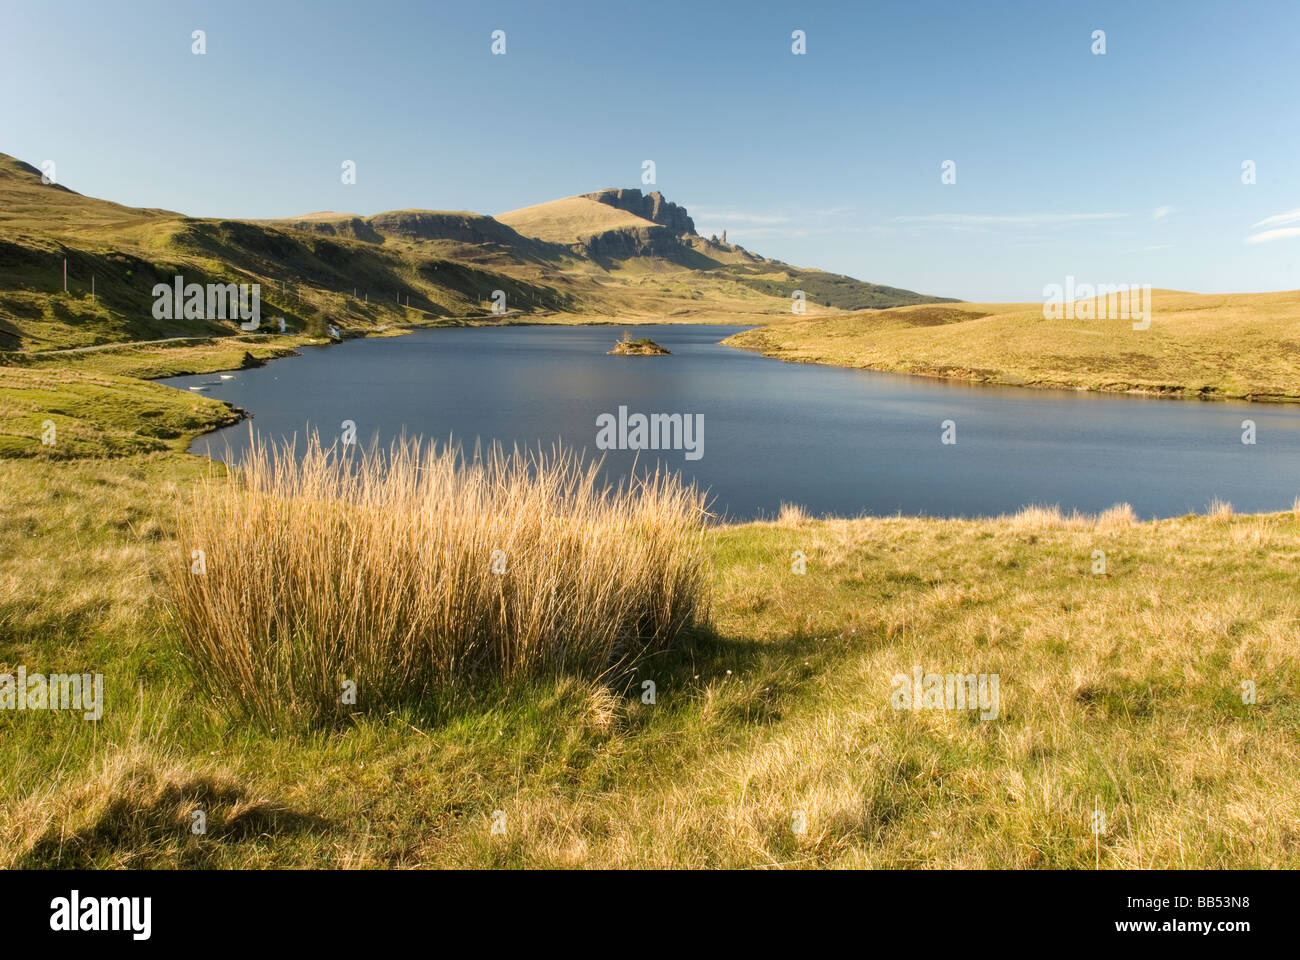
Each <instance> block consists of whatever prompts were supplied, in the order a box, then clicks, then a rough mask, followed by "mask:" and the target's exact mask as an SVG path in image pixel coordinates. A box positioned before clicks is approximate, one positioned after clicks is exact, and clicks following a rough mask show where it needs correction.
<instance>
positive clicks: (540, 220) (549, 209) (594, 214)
mask: <svg viewBox="0 0 1300 960" xmlns="http://www.w3.org/2000/svg"><path fill="white" fill-rule="evenodd" d="M496 219H497V220H499V221H501V222H502V223H504V224H505V225H506V226H508V227H511V228H513V229H515V230H517V231H518V232H519V233H522V234H523V235H524V236H525V237H533V238H534V239H536V240H545V241H546V242H548V243H563V244H570V243H577V242H578V241H579V240H581V239H583V238H584V237H590V236H593V235H595V234H598V233H605V232H606V231H608V230H627V229H630V228H636V227H643V228H649V227H654V226H656V224H655V223H654V221H652V220H646V219H644V218H643V217H638V216H637V215H636V214H635V213H628V212H627V211H626V210H620V209H618V207H612V206H610V205H609V204H607V203H600V202H599V201H597V200H592V199H591V198H590V197H565V198H563V199H561V200H552V201H550V202H549V203H538V204H534V205H533V206H531V207H520V208H519V209H518V210H511V211H509V212H507V213H499V214H497V216H496Z"/></svg>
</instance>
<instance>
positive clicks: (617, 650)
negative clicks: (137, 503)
mask: <svg viewBox="0 0 1300 960" xmlns="http://www.w3.org/2000/svg"><path fill="white" fill-rule="evenodd" d="M345 449H346V448H345ZM294 454H295V451H293V450H292V449H290V448H289V447H288V446H284V447H277V446H274V445H271V446H267V445H263V444H255V446H254V447H253V449H252V450H251V452H250V454H249V456H248V457H247V458H246V459H245V460H244V462H243V464H242V466H241V469H240V470H239V471H237V472H232V473H231V474H230V475H228V477H227V478H226V479H224V480H215V481H211V482H208V483H204V484H200V485H198V486H197V487H196V489H195V491H194V494H193V496H192V497H191V498H190V499H189V501H188V502H187V503H185V504H184V505H183V506H182V508H181V510H180V513H179V516H178V522H177V527H178V531H179V540H180V543H181V545H182V550H183V551H184V553H183V555H182V556H179V557H177V558H176V560H175V562H174V563H172V564H171V565H169V567H168V572H167V581H168V584H169V589H170V601H171V602H170V609H171V612H172V616H173V618H174V620H175V623H176V625H177V627H178V629H179V632H180V635H181V638H182V641H183V644H184V647H185V649H186V651H187V652H188V654H189V657H190V659H191V662H192V664H193V666H194V668H195V672H196V674H197V676H198V678H199V680H200V681H201V682H202V684H203V685H204V686H205V687H206V688H207V689H208V691H209V692H210V693H212V694H213V695H214V696H215V697H216V698H218V699H219V700H220V701H222V702H223V703H224V704H225V705H226V706H228V707H233V708H237V709H238V710H239V711H242V712H244V713H247V714H249V715H252V716H256V717H260V718H262V719H265V720H268V721H277V720H283V719H286V718H289V717H293V718H297V719H301V720H306V721H308V722H310V723H318V722H322V721H327V720H330V719H335V718H338V717H340V716H342V715H345V714H350V713H355V712H366V711H368V710H372V709H377V708H379V707H382V706H389V705H392V704H395V703H399V702H404V703H409V702H413V701H417V700H420V699H422V698H425V697H428V696H431V695H435V694H436V693H437V692H438V691H440V690H441V691H446V690H447V689H449V688H450V687H451V686H453V685H457V684H461V683H463V682H465V681H468V680H471V679H473V678H477V677H488V678H491V679H493V680H499V681H504V682H507V683H509V682H512V681H515V680H518V679H521V678H523V677H527V676H532V675H537V674H539V673H543V672H548V671H549V672H554V673H556V674H576V675H581V676H596V675H599V674H601V673H602V672H604V671H606V670H608V669H609V668H610V667H611V666H613V665H614V664H616V663H631V662H634V661H635V660H636V659H637V658H638V657H640V656H641V655H642V654H644V653H646V652H647V651H649V650H657V649H664V648H666V647H667V646H668V645H670V644H671V643H672V642H673V640H674V639H675V638H676V637H677V636H678V635H679V634H680V633H681V632H682V631H683V630H684V629H686V628H688V627H690V626H692V625H693V624H695V623H696V622H697V620H698V619H699V618H700V617H701V616H702V615H704V614H705V608H706V589H705V586H706V583H707V581H708V570H707V565H706V557H705V553H704V547H703V523H704V519H705V510H704V504H703V498H702V496H701V495H700V494H699V493H698V492H697V491H696V490H694V489H693V488H689V487H685V486H683V485H682V483H681V482H680V480H679V479H678V478H677V477H676V476H675V475H674V476H669V475H661V474H656V475H653V476H646V477H642V478H640V479H639V480H637V481H636V482H634V483H633V484H631V485H630V486H627V487H621V488H619V489H605V488H600V487H598V486H597V465H596V464H584V463H583V462H581V461H580V460H579V459H577V458H575V457H573V456H571V455H568V454H564V453H559V454H554V455H551V456H542V455H532V454H523V453H520V452H519V451H515V453H514V454H513V455H506V454H504V453H502V452H501V451H500V450H494V451H492V452H490V453H488V454H486V455H484V456H482V457H477V456H476V457H475V458H472V459H470V460H468V461H467V460H465V459H463V458H461V457H460V456H459V455H458V454H457V453H456V452H454V451H449V450H446V449H443V450H438V449H436V448H434V447H432V446H428V447H423V448H422V447H421V446H420V445H418V444H417V443H414V442H401V443H396V444H394V445H393V446H392V447H391V449H389V450H387V451H376V450H373V449H372V450H370V451H368V452H365V453H356V454H353V453H350V452H340V451H339V450H338V449H334V448H331V449H323V448H322V447H321V446H320V444H319V442H317V440H315V439H314V438H313V439H312V440H310V441H309V442H308V444H307V447H306V451H305V453H303V455H302V456H300V457H296V456H295V455H294ZM192 550H202V551H203V552H204V565H205V568H206V572H205V573H203V574H201V575H195V574H193V573H192V572H191V570H192V562H191V559H190V558H191V556H192V554H191V551H192ZM347 681H351V682H352V683H355V686H356V698H355V703H346V702H343V699H341V698H343V694H344V692H345V683H346V682H347Z"/></svg>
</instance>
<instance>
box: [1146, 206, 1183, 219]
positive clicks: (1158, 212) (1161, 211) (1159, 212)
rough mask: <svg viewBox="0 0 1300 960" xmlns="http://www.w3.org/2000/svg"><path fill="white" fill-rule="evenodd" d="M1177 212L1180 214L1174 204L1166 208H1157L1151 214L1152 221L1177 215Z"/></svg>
mask: <svg viewBox="0 0 1300 960" xmlns="http://www.w3.org/2000/svg"><path fill="white" fill-rule="evenodd" d="M1177 212H1178V208H1177V207H1175V206H1173V205H1172V204H1167V205H1165V206H1163V207H1156V209H1155V211H1154V212H1153V213H1152V214H1151V219H1152V220H1163V219H1164V218H1165V217H1167V216H1169V215H1170V214H1171V213H1177Z"/></svg>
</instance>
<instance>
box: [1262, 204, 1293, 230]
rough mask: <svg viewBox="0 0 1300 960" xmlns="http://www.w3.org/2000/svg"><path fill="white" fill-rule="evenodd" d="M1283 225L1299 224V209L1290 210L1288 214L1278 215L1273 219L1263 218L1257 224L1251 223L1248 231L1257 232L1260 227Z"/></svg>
mask: <svg viewBox="0 0 1300 960" xmlns="http://www.w3.org/2000/svg"><path fill="white" fill-rule="evenodd" d="M1284 223H1300V209H1296V210H1291V211H1289V212H1288V213H1279V214H1278V215H1277V216H1275V217H1265V218H1264V219H1263V220H1261V221H1259V223H1252V224H1251V225H1250V229H1252V230H1258V229H1259V228H1260V227H1277V226H1281V225H1282V224H1284Z"/></svg>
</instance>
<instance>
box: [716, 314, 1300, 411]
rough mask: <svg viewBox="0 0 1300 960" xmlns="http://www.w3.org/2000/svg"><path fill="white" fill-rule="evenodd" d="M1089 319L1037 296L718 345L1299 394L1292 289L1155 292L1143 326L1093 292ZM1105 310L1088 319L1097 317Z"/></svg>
mask: <svg viewBox="0 0 1300 960" xmlns="http://www.w3.org/2000/svg"><path fill="white" fill-rule="evenodd" d="M1081 303H1087V304H1090V305H1091V309H1089V310H1087V311H1086V312H1087V314H1088V316H1089V319H1047V318H1045V317H1044V315H1043V305H1042V304H1041V303H1022V304H978V303H957V304H937V305H922V306H915V307H898V308H894V309H891V310H881V311H863V312H859V313H855V314H851V315H848V316H844V315H841V316H834V317H816V318H809V319H805V320H798V321H792V322H787V323H779V324H772V325H770V326H767V327H763V328H762V329H759V330H751V331H746V332H744V333H740V334H737V335H736V336H734V337H731V338H729V339H728V340H727V341H725V342H726V343H728V344H730V345H732V346H736V347H741V348H744V349H749V350H756V351H758V352H761V353H763V354H764V355H765V356H770V357H776V358H778V359H781V360H790V361H796V362H803V363H827V364H833V365H836V366H845V367H862V368H869V369H873V370H887V371H893V372H898V373H911V374H921V375H924V376H937V377H951V378H956V379H963V380H972V381H979V382H986V383H1000V384H1013V385H1029V386H1038V387H1070V388H1083V389H1088V390H1106V391H1133V392H1144V393H1157V394H1170V395H1182V396H1190V397H1202V398H1207V399H1215V398H1236V397H1241V398H1249V399H1258V400H1288V401H1300V291H1295V290H1292V291H1286V292H1280V293H1252V294H1196V293H1183V292H1180V291H1175V290H1154V291H1152V294H1151V303H1152V308H1151V312H1152V319H1151V324H1150V327H1149V328H1148V329H1145V330H1135V329H1133V321H1132V319H1131V318H1130V319H1124V318H1122V317H1120V316H1119V313H1120V311H1119V309H1118V307H1119V306H1120V304H1119V302H1118V298H1115V297H1106V298H1094V299H1093V300H1090V301H1081V302H1080V303H1076V304H1075V307H1076V309H1077V310H1078V313H1080V314H1081V313H1084V312H1085V310H1084V309H1083V308H1082V307H1081V306H1080V304H1081ZM1103 314H1104V315H1105V316H1106V317H1107V318H1106V319H1092V318H1093V317H1097V316H1099V315H1103Z"/></svg>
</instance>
